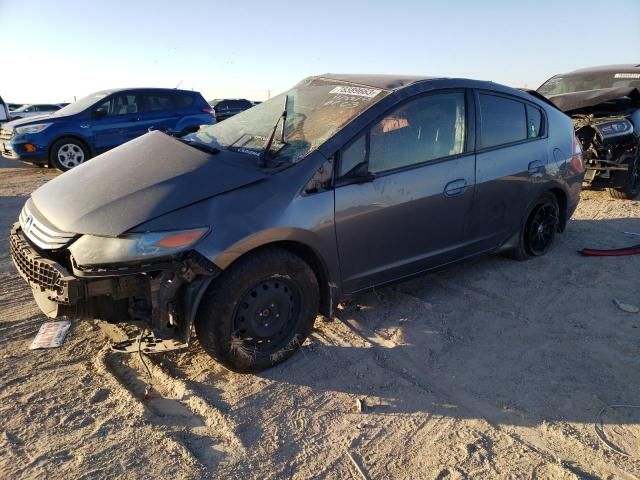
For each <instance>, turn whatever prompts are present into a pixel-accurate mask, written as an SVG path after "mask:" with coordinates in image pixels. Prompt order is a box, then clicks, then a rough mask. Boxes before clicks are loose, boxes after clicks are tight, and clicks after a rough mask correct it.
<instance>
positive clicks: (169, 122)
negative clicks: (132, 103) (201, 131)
mask: <svg viewBox="0 0 640 480" xmlns="http://www.w3.org/2000/svg"><path fill="white" fill-rule="evenodd" d="M141 97H142V113H141V116H140V121H141V122H142V124H143V126H144V130H145V131H148V130H149V128H153V129H154V130H162V131H167V130H173V129H174V128H175V126H176V124H177V123H178V120H179V119H180V114H179V113H178V110H177V109H176V108H175V100H174V94H173V92H162V91H160V92H143V93H142V95H141Z"/></svg>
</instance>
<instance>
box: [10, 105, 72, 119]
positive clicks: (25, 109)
mask: <svg viewBox="0 0 640 480" xmlns="http://www.w3.org/2000/svg"><path fill="white" fill-rule="evenodd" d="M61 108H62V106H61V105H60V104H57V103H38V104H27V105H22V106H21V107H20V108H18V109H16V110H11V112H9V113H10V115H11V119H12V120H17V119H19V118H26V117H35V116H36V115H49V114H51V113H53V112H57V111H58V110H60V109H61Z"/></svg>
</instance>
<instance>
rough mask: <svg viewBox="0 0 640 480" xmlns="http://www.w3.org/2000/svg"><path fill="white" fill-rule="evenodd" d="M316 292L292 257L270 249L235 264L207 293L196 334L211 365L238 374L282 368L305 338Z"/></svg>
mask: <svg viewBox="0 0 640 480" xmlns="http://www.w3.org/2000/svg"><path fill="white" fill-rule="evenodd" d="M318 310H319V288H318V281H317V279H316V276H315V274H314V272H313V270H311V268H310V267H309V265H308V264H307V263H306V262H305V261H304V260H302V259H301V258H300V257H298V256H297V255H294V254H293V253H291V252H289V251H287V250H283V249H280V248H270V249H268V250H263V251H260V252H257V253H253V254H249V255H248V256H247V257H246V258H243V259H240V260H239V261H238V262H237V263H236V264H234V265H232V266H231V267H230V268H229V269H228V270H226V271H225V272H223V273H222V275H221V276H220V277H219V278H217V279H216V281H215V282H214V283H213V284H212V285H211V286H210V287H209V290H208V291H207V293H206V295H205V297H204V298H203V300H202V303H201V304H200V307H199V308H198V314H197V317H196V325H195V326H196V333H197V336H198V339H199V340H200V343H201V344H202V347H203V348H204V349H205V351H206V352H207V353H208V354H209V355H211V356H212V357H213V358H214V359H215V360H217V361H218V362H220V363H221V364H223V365H224V366H225V367H227V368H228V369H230V370H233V371H235V372H239V373H250V372H258V371H261V370H264V369H266V368H269V367H272V366H274V365H277V364H278V363H281V362H283V361H284V360H286V359H287V358H289V357H290V356H291V355H293V353H294V352H296V351H297V350H298V349H299V348H300V346H301V345H302V343H303V342H304V341H305V339H306V338H307V337H308V336H309V334H310V333H311V329H312V328H313V323H314V321H315V318H316V316H317V315H318Z"/></svg>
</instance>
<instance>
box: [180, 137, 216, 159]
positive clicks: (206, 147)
mask: <svg viewBox="0 0 640 480" xmlns="http://www.w3.org/2000/svg"><path fill="white" fill-rule="evenodd" d="M178 140H180V141H181V142H182V143H185V144H187V145H189V146H190V147H193V148H197V149H198V150H202V151H203V152H207V153H210V154H211V155H217V154H218V153H220V149H219V148H216V147H211V146H209V145H207V144H205V143H201V142H196V141H194V140H185V139H184V138H178Z"/></svg>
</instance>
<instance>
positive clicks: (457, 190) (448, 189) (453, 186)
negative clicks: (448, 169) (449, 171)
mask: <svg viewBox="0 0 640 480" xmlns="http://www.w3.org/2000/svg"><path fill="white" fill-rule="evenodd" d="M466 190H467V181H466V180H465V179H464V178H458V179H457V180H452V181H451V182H449V183H447V184H446V185H445V187H444V194H445V195H446V196H447V197H453V196H454V195H460V194H461V193H464V192H465V191H466Z"/></svg>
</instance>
